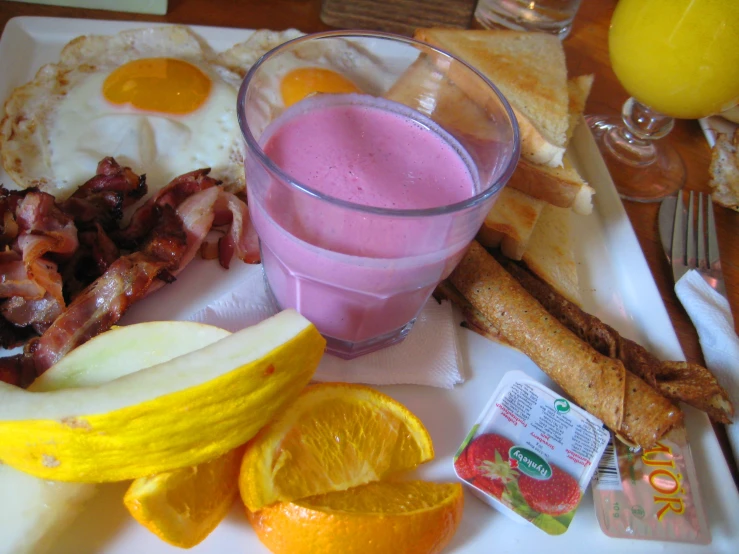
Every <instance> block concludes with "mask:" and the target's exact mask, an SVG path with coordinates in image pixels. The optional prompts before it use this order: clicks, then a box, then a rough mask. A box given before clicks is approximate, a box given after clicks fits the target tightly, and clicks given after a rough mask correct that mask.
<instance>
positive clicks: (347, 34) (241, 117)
mask: <svg viewBox="0 0 739 554" xmlns="http://www.w3.org/2000/svg"><path fill="white" fill-rule="evenodd" d="M358 37H359V38H378V39H383V40H388V41H392V42H401V43H405V44H408V45H411V46H414V47H417V48H418V50H420V51H423V49H427V50H431V51H433V52H436V53H438V54H441V55H443V56H446V57H448V58H450V59H451V60H453V61H454V62H457V63H460V64H462V65H463V66H464V67H466V68H467V69H468V70H470V71H471V72H472V73H473V74H475V75H476V76H477V77H478V78H480V79H481V80H482V81H483V83H484V84H486V85H487V86H488V87H489V88H490V89H491V90H492V91H493V93H494V94H495V96H496V97H497V99H498V101H499V102H500V106H501V107H502V108H503V110H504V111H505V114H506V116H507V117H508V121H509V123H510V126H511V129H512V131H513V133H512V134H513V137H512V138H513V148H512V149H511V153H510V158H509V160H508V162H507V164H506V167H505V169H504V170H503V172H502V173H501V175H500V176H499V177H498V178H497V179H496V180H495V181H494V182H493V183H491V184H490V185H489V186H487V187H486V188H485V189H484V190H483V191H482V192H480V193H478V194H476V195H474V196H471V197H470V198H467V199H465V200H462V201H460V202H455V203H454V204H446V205H443V206H435V207H433V208H383V207H379V206H367V205H366V204H357V203H355V202H350V201H348V200H342V199H340V198H336V197H335V196H331V195H329V194H325V193H323V192H320V191H318V190H316V189H314V188H312V187H309V186H308V185H306V184H304V183H302V182H300V181H299V180H298V179H296V178H294V177H293V176H292V175H290V174H289V173H287V172H286V171H285V170H283V169H282V168H281V167H280V166H279V165H277V164H276V163H275V162H274V160H272V159H271V158H270V157H269V156H268V155H267V154H266V153H265V152H264V150H263V149H262V147H261V146H260V145H259V142H258V141H257V139H256V138H255V137H254V135H253V134H252V132H251V129H250V128H249V125H248V124H247V122H246V113H245V105H244V102H245V100H246V91H247V89H248V88H249V84H250V83H251V81H252V79H253V77H254V75H255V74H256V72H257V71H258V70H259V68H260V67H261V66H262V65H263V64H264V62H266V61H267V60H269V59H270V58H272V57H273V56H274V55H276V54H278V53H280V52H281V51H284V50H287V49H289V48H290V47H291V46H292V45H295V44H298V43H301V42H306V41H309V40H320V39H325V38H345V39H350V38H358ZM236 102H237V105H236V115H237V118H238V122H239V128H240V129H241V135H242V138H243V139H244V141H245V142H246V145H247V148H249V149H250V150H251V152H253V153H254V154H255V155H256V156H257V157H258V158H259V160H260V161H261V162H262V163H263V164H264V165H265V166H266V167H267V168H268V169H269V171H271V172H272V173H273V174H275V175H277V177H278V178H280V179H281V180H282V181H284V182H285V183H287V184H288V185H289V186H290V187H291V188H292V189H296V190H299V191H301V192H303V193H305V194H308V195H309V196H311V197H313V198H317V199H319V200H322V201H325V202H328V203H330V204H334V205H336V206H339V207H341V208H346V209H350V210H355V211H359V212H364V213H371V214H375V215H388V216H396V217H397V216H404V217H422V216H435V215H443V214H449V213H454V212H458V211H462V210H465V209H467V208H471V207H474V206H477V205H479V204H480V203H482V202H484V201H485V200H487V199H488V198H490V197H491V196H492V195H494V194H496V193H497V192H499V191H500V190H501V189H502V188H503V187H504V186H505V184H506V183H507V182H508V180H509V179H510V177H511V174H512V173H513V171H514V170H515V168H516V165H517V163H518V158H519V155H520V148H521V142H520V138H519V137H520V131H519V127H518V120H517V119H516V116H515V115H514V113H513V109H512V108H511V105H510V104H509V103H508V100H507V99H506V98H505V96H503V94H502V93H501V92H500V90H499V89H498V87H496V86H495V85H494V84H493V83H492V82H491V81H490V80H489V79H488V78H487V77H485V75H483V74H482V73H481V72H480V71H478V70H477V69H476V68H474V67H473V66H471V65H470V64H468V63H467V62H465V61H464V60H461V59H459V58H457V57H456V56H454V55H453V54H450V53H449V52H447V51H445V50H442V49H440V48H436V47H435V46H432V45H430V44H427V43H425V42H422V41H419V40H416V39H413V38H410V37H406V36H403V35H397V34H394V33H386V32H382V31H362V30H352V31H345V30H338V31H322V32H318V33H311V34H307V35H303V36H300V37H297V38H294V39H291V40H289V41H287V42H284V43H282V44H280V45H279V46H276V47H275V48H273V49H272V50H270V51H269V52H267V53H266V54H263V55H262V56H261V57H260V58H259V59H258V60H257V61H256V62H255V63H254V65H252V66H251V68H250V69H249V71H248V72H247V74H246V76H245V77H244V80H243V81H242V82H241V86H240V87H239V92H238V95H237V99H236ZM246 186H247V187H248V186H249V184H248V177H247V185H246Z"/></svg>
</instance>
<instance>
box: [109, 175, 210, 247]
mask: <svg viewBox="0 0 739 554" xmlns="http://www.w3.org/2000/svg"><path fill="white" fill-rule="evenodd" d="M208 173H210V168H204V169H198V170H195V171H191V172H190V173H185V174H184V175H180V176H179V177H176V178H175V179H174V180H172V182H170V183H169V184H168V185H167V186H166V187H164V188H163V189H161V190H160V191H159V192H157V193H156V194H155V195H154V196H152V197H151V198H149V199H148V200H147V201H146V202H145V203H144V205H143V206H141V207H139V208H138V209H137V210H136V211H135V212H134V214H133V216H132V217H131V221H130V222H129V224H128V226H127V227H126V228H125V229H122V230H121V231H118V232H116V233H114V234H113V240H115V242H116V243H117V244H118V245H119V246H121V247H123V248H135V247H136V245H137V244H138V243H139V242H140V241H141V240H142V239H143V238H144V237H145V236H146V235H147V234H148V233H149V231H150V230H151V229H152V228H153V227H154V225H155V224H156V221H157V218H158V217H159V211H160V210H161V208H162V207H163V206H171V207H172V208H177V207H178V206H179V205H180V204H182V202H184V201H185V200H186V199H187V198H189V197H190V196H192V195H193V194H195V193H198V192H200V191H202V190H205V189H208V188H211V187H215V186H217V185H219V184H220V181H217V180H216V179H213V178H212V177H208Z"/></svg>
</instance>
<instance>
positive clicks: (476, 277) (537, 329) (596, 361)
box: [449, 242, 682, 448]
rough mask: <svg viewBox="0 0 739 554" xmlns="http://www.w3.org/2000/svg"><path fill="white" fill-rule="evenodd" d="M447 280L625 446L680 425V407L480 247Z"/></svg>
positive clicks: (655, 438) (645, 443)
mask: <svg viewBox="0 0 739 554" xmlns="http://www.w3.org/2000/svg"><path fill="white" fill-rule="evenodd" d="M449 280H450V282H451V283H452V285H454V287H455V288H456V289H457V290H458V291H459V292H460V293H461V294H462V296H464V297H465V298H466V299H467V301H468V302H469V303H470V304H471V305H472V306H474V308H475V309H476V310H478V311H479V312H480V313H482V315H484V316H485V318H486V319H488V320H489V321H490V323H491V324H492V325H493V326H494V327H495V328H496V329H497V330H498V332H499V333H500V335H501V337H502V338H503V339H504V340H505V341H507V342H508V343H510V344H511V345H512V346H514V347H516V348H518V349H519V350H521V351H522V352H524V353H525V354H526V355H527V356H529V358H531V359H532V360H533V361H534V363H536V365H538V366H539V367H540V368H541V370H542V371H544V373H546V374H547V375H549V377H551V378H552V380H554V382H555V383H557V384H558V385H559V386H560V387H562V389H563V390H564V391H565V393H567V394H568V395H569V396H570V397H571V398H572V399H573V400H574V401H575V402H576V403H577V404H579V405H580V406H582V407H583V408H584V409H585V410H587V411H588V412H590V413H591V414H593V415H595V416H596V417H598V418H599V419H600V420H602V421H603V422H604V423H605V424H606V426H608V427H609V428H610V429H612V430H613V431H614V432H616V433H618V434H619V435H621V436H623V437H625V438H626V439H627V440H629V441H631V442H633V443H635V444H638V445H640V446H642V447H643V448H649V447H651V446H653V445H654V444H655V443H656V442H657V441H658V440H659V439H660V437H662V435H664V434H665V433H667V431H669V430H670V429H671V428H672V427H673V426H674V425H675V424H676V423H678V422H679V421H681V419H682V412H680V409H679V408H678V407H677V406H675V405H674V404H672V403H671V402H670V401H669V400H667V399H666V398H664V397H663V396H661V395H660V394H659V393H658V392H657V391H655V390H654V389H653V388H652V387H650V386H649V385H647V383H645V382H644V381H642V380H641V379H639V378H638V377H637V376H636V375H633V374H632V373H630V372H628V371H626V370H625V368H624V366H623V364H622V363H621V361H620V360H616V359H612V358H609V357H607V356H604V355H602V354H600V353H599V352H597V351H596V350H594V349H593V348H592V347H591V346H590V345H589V344H587V343H586V342H584V341H583V340H582V339H580V338H579V337H578V336H577V335H575V334H574V333H572V332H571V331H570V330H569V329H567V327H565V326H564V325H562V323H560V322H559V321H558V320H557V319H556V318H555V317H553V316H552V315H550V314H549V312H547V310H545V309H544V307H543V306H542V305H541V304H540V303H539V302H538V301H537V300H536V299H535V298H534V297H533V296H531V295H530V294H529V293H528V292H526V290H525V289H524V288H523V287H522V286H521V285H520V284H519V283H518V281H516V280H515V279H514V278H513V277H512V276H511V275H510V274H509V273H508V272H507V271H506V270H505V269H504V268H503V267H502V266H501V265H500V264H499V263H498V262H497V261H496V260H495V259H494V258H493V257H492V256H491V255H490V254H488V252H487V251H486V250H485V249H484V248H483V247H482V246H481V245H480V244H479V243H477V242H473V243H472V245H471V246H470V248H469V250H468V251H467V254H466V255H465V257H464V258H463V260H462V261H461V262H460V264H459V265H458V266H457V268H456V269H455V270H454V272H452V274H451V276H450V277H449Z"/></svg>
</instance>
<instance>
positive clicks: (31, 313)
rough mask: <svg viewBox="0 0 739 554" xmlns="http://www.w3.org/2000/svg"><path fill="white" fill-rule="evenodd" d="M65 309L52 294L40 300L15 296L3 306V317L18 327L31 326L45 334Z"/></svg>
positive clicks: (47, 294)
mask: <svg viewBox="0 0 739 554" xmlns="http://www.w3.org/2000/svg"><path fill="white" fill-rule="evenodd" d="M63 310H64V307H63V306H61V305H60V304H59V302H58V301H57V299H56V298H54V297H53V296H52V295H51V294H50V293H48V292H47V293H45V294H44V296H42V297H41V298H38V299H31V298H24V297H22V296H14V297H13V298H11V299H9V300H8V301H7V302H5V303H4V304H3V305H2V309H1V310H0V311H2V314H3V317H4V318H5V319H6V320H7V321H8V322H10V323H12V324H14V325H16V326H18V327H27V326H30V327H31V328H33V330H34V331H36V333H38V334H39V335H41V334H43V333H44V332H45V331H46V330H47V329H48V328H49V327H50V326H51V324H52V323H53V322H54V320H55V319H56V318H57V317H59V316H60V315H61V314H62V311H63Z"/></svg>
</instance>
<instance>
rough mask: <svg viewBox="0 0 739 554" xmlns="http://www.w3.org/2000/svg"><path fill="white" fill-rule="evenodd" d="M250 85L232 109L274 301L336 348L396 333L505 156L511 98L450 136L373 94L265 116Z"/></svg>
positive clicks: (466, 238)
mask: <svg viewBox="0 0 739 554" xmlns="http://www.w3.org/2000/svg"><path fill="white" fill-rule="evenodd" d="M375 36H378V35H375ZM380 36H381V38H383V39H384V40H392V41H396V40H398V41H402V42H403V43H406V44H407V45H409V46H412V47H413V48H414V49H416V48H420V47H419V46H417V44H420V43H415V42H414V41H411V40H410V39H404V38H401V39H396V38H395V37H392V36H390V35H380ZM304 40H310V39H309V38H308V39H304ZM423 48H426V47H425V46H424V47H423ZM413 51H414V52H416V55H418V52H417V51H416V50H413ZM269 56H270V55H269V54H268V55H267V57H269ZM444 56H446V55H444ZM457 63H461V62H457ZM257 70H258V68H257ZM257 70H255V69H253V70H252V72H255V71H257ZM467 70H469V69H467ZM469 71H471V70H469ZM250 75H251V73H250ZM257 78H258V76H257ZM256 82H258V83H259V85H254V87H253V90H254V93H253V94H254V96H253V97H250V96H249V90H250V89H249V83H250V77H249V76H247V78H246V80H245V83H244V85H243V86H242V91H241V94H240V105H239V109H241V110H243V111H242V112H241V113H240V119H241V125H242V130H244V137H245V140H246V143H247V151H246V162H245V163H246V174H247V183H248V185H247V193H248V200H249V211H250V214H251V218H252V221H253V223H254V225H255V228H256V230H257V232H258V234H259V238H260V243H261V251H262V263H263V265H264V271H265V277H266V281H267V285H268V288H269V290H270V291H271V293H272V296H273V298H274V300H275V301H276V303H277V304H278V306H279V307H280V308H283V309H284V308H294V309H297V310H298V311H299V312H300V313H301V314H303V315H304V316H305V317H307V318H308V319H310V320H311V321H312V322H313V323H314V324H315V325H316V326H317V327H318V329H319V330H320V331H321V333H322V334H323V335H324V336H325V337H326V339H327V343H328V346H327V349H328V351H329V352H331V353H333V354H336V355H338V356H341V357H345V358H353V357H356V356H359V355H362V354H365V353H367V352H371V351H373V350H377V349H379V348H382V347H385V346H388V345H390V344H393V343H395V342H398V341H400V340H402V339H403V338H404V337H405V336H406V334H407V333H408V331H409V330H410V328H411V327H412V325H413V323H414V321H415V319H416V317H417V316H418V314H419V312H420V311H421V309H422V308H423V306H424V304H425V302H426V301H427V300H428V298H429V296H430V295H431V293H432V292H433V290H434V288H435V287H436V285H437V284H438V283H439V281H441V280H442V279H444V278H446V277H447V276H448V275H449V273H450V272H451V271H452V269H453V268H454V267H455V266H456V264H457V263H458V262H459V260H460V258H461V257H462V255H463V254H464V251H465V249H466V247H467V246H468V245H469V242H470V240H472V238H473V237H474V235H475V233H476V232H477V230H478V229H479V227H480V225H481V223H482V221H483V219H484V218H485V216H486V215H487V213H488V211H489V210H490V208H491V207H492V204H493V202H494V201H495V198H496V197H497V193H498V192H499V191H500V190H501V189H502V187H503V186H504V184H505V181H506V180H507V178H508V176H509V175H510V172H511V171H512V169H513V167H514V166H515V162H516V159H517V155H518V148H517V142H515V141H516V140H517V130H516V128H515V121H514V120H513V117H512V115H511V112H510V110H509V108H508V107H507V105H506V104H505V103H504V102H501V101H500V99H499V98H498V97H497V96H496V97H495V100H496V102H498V103H499V105H501V106H503V107H502V108H501V109H500V111H496V112H495V113H494V117H496V118H498V120H499V121H497V122H496V123H497V124H498V125H499V127H500V129H499V128H498V127H495V132H494V133H490V137H491V138H490V139H487V137H483V139H480V138H479V137H466V136H464V134H459V133H456V134H452V133H450V132H448V131H447V130H446V129H444V128H443V127H442V126H441V125H439V123H438V122H435V121H434V120H433V118H432V117H429V116H428V115H425V114H423V113H421V112H420V111H419V110H417V109H414V108H413V107H409V106H407V105H404V104H403V103H399V102H394V101H391V100H388V99H385V98H382V97H381V96H375V95H370V94H319V95H315V96H311V97H308V98H306V99H304V100H302V101H300V102H298V103H297V104H295V105H293V106H291V107H290V108H287V109H286V110H284V111H281V112H279V113H278V114H277V115H276V116H275V117H274V118H267V119H266V120H265V118H264V117H263V113H264V112H263V110H260V109H259V98H260V93H261V92H263V89H262V88H261V86H266V81H261V82H260V81H258V80H257V81H256ZM485 83H486V82H485ZM486 86H487V87H489V88H490V89H492V90H493V91H494V89H493V87H490V85H489V83H486ZM495 94H497V92H496V93H495ZM241 102H243V104H241ZM491 105H492V103H491ZM497 106H498V105H496V108H495V109H496V110H497V109H498V107H497ZM491 111H492V109H491ZM250 118H251V122H250ZM490 118H491V119H493V116H490ZM465 140H468V143H467V144H464V141H465Z"/></svg>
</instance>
